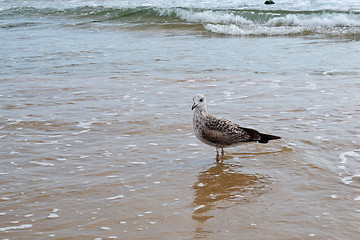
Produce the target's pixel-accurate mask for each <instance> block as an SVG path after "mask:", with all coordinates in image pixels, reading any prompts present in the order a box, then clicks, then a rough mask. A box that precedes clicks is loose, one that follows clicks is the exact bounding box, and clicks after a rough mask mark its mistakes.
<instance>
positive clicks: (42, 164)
mask: <svg viewBox="0 0 360 240" xmlns="http://www.w3.org/2000/svg"><path fill="white" fill-rule="evenodd" d="M30 162H31V163H34V164H37V165H40V166H43V167H50V166H54V165H55V164H53V163H48V162H38V161H30Z"/></svg>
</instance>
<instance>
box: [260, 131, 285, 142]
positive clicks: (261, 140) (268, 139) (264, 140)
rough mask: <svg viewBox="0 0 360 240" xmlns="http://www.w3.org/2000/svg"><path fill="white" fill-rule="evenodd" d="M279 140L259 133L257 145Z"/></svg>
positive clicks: (276, 137)
mask: <svg viewBox="0 0 360 240" xmlns="http://www.w3.org/2000/svg"><path fill="white" fill-rule="evenodd" d="M275 139H281V137H278V136H274V135H269V134H263V133H260V140H259V143H268V142H269V141H270V140H275Z"/></svg>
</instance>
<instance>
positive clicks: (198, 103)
mask: <svg viewBox="0 0 360 240" xmlns="http://www.w3.org/2000/svg"><path fill="white" fill-rule="evenodd" d="M195 108H198V109H205V108H206V100H205V97H204V95H202V94H198V95H196V96H195V97H194V98H193V105H192V107H191V110H194V109H195Z"/></svg>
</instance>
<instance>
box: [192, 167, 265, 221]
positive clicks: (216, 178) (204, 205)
mask: <svg viewBox="0 0 360 240" xmlns="http://www.w3.org/2000/svg"><path fill="white" fill-rule="evenodd" d="M239 168H241V166H239V165H238V164H217V165H216V166H213V167H210V168H209V169H207V170H205V171H203V172H200V174H199V176H198V181H197V182H196V183H195V184H194V189H195V199H194V212H193V216H192V218H193V219H194V220H196V221H199V222H205V221H206V220H208V219H210V218H212V217H214V216H213V215H212V211H211V210H215V209H221V208H228V207H230V206H231V205H232V204H237V203H244V202H248V201H250V200H251V198H252V197H254V196H257V195H259V194H262V193H263V192H264V191H265V190H264V188H265V187H266V186H267V184H269V183H270V181H269V180H267V179H266V178H265V177H264V176H262V175H260V174H245V173H241V172H239Z"/></svg>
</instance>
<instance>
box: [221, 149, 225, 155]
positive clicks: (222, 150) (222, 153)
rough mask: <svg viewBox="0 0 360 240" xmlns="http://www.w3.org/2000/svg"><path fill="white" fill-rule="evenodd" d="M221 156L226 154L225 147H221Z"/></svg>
mask: <svg viewBox="0 0 360 240" xmlns="http://www.w3.org/2000/svg"><path fill="white" fill-rule="evenodd" d="M221 156H224V148H221Z"/></svg>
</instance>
